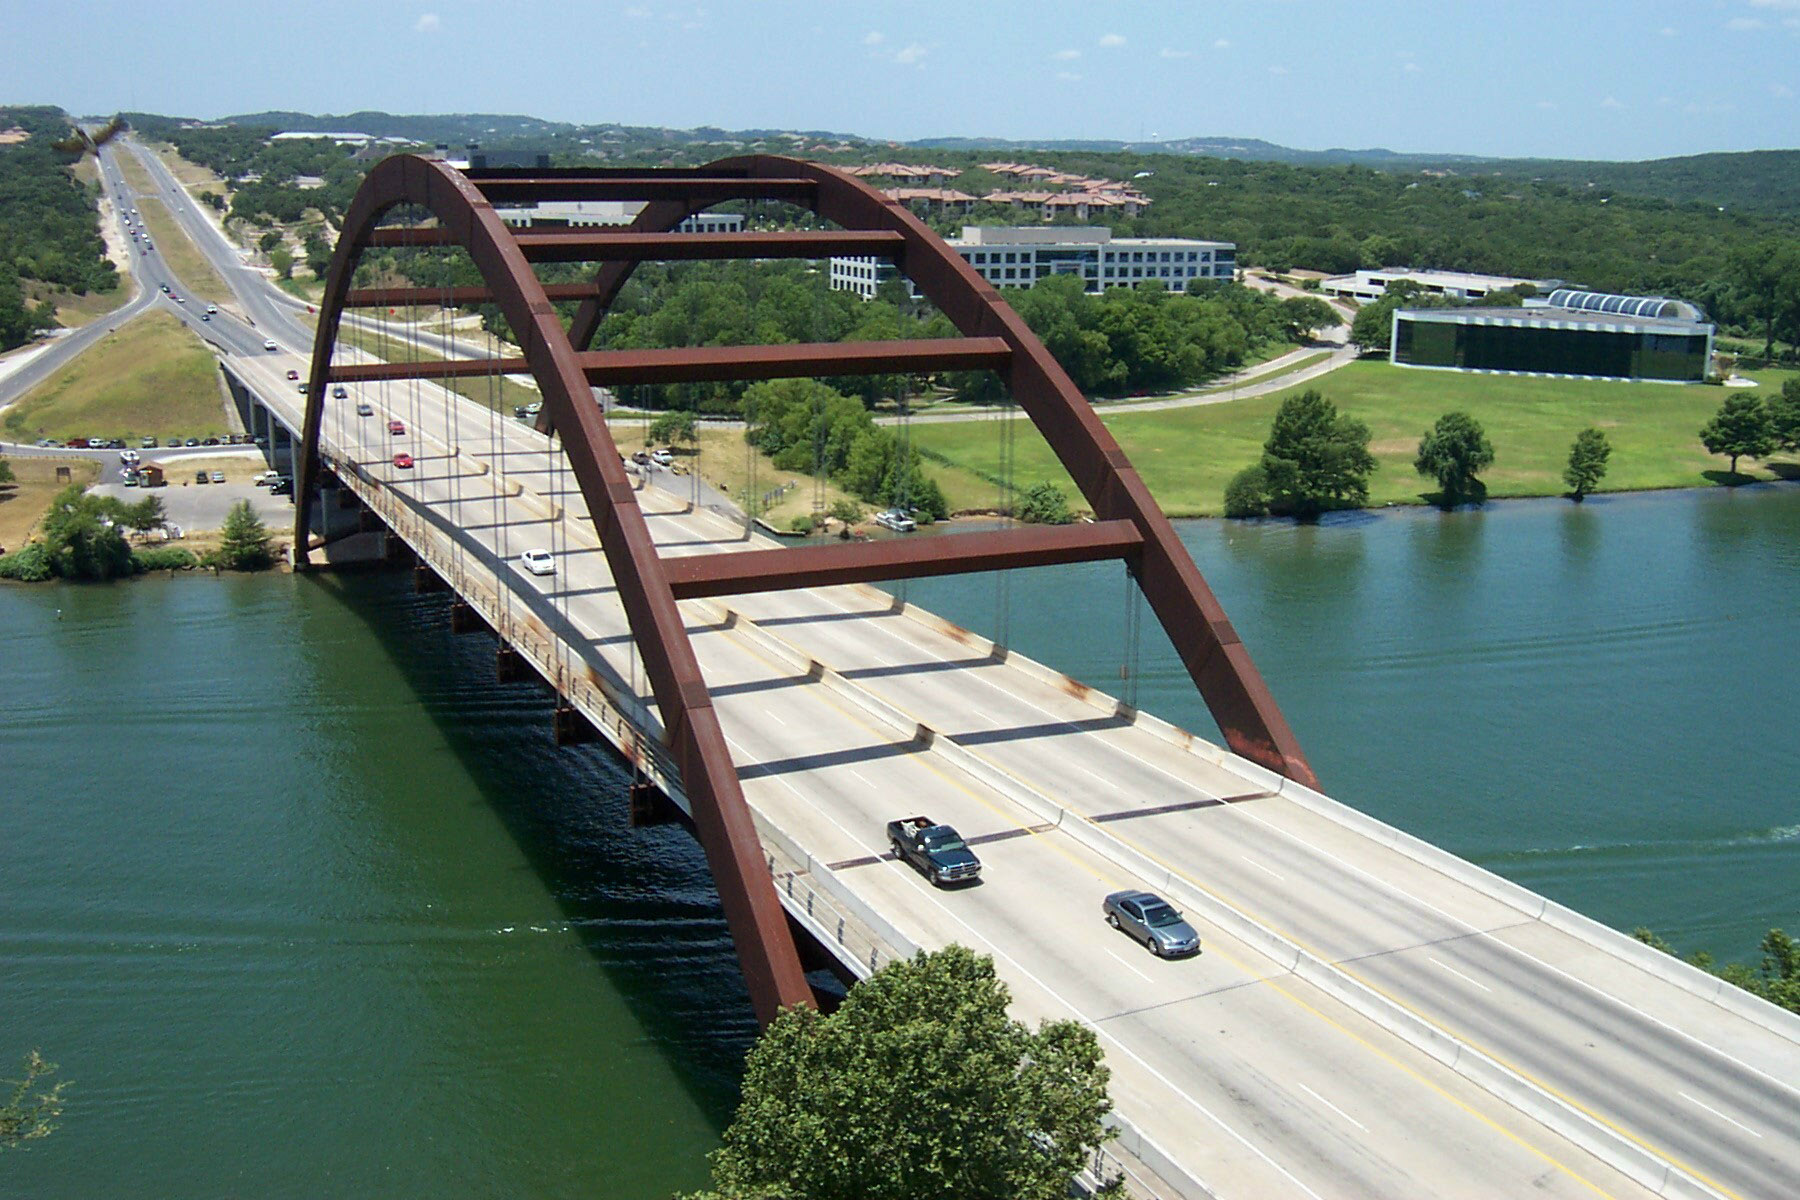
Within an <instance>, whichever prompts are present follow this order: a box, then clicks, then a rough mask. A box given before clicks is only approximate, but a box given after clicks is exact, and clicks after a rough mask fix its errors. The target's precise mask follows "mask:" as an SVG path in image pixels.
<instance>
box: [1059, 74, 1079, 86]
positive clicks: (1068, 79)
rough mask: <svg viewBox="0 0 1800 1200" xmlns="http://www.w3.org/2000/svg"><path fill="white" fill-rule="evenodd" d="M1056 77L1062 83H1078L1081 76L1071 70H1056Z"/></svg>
mask: <svg viewBox="0 0 1800 1200" xmlns="http://www.w3.org/2000/svg"><path fill="white" fill-rule="evenodd" d="M1056 77H1057V78H1058V79H1059V80H1061V81H1062V82H1064V83H1080V82H1081V76H1079V75H1077V74H1076V73H1075V72H1073V71H1058V72H1057V73H1056Z"/></svg>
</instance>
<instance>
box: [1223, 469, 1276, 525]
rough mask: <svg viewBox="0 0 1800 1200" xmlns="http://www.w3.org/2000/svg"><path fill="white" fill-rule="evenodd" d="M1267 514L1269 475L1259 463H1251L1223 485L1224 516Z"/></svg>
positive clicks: (1258, 515)
mask: <svg viewBox="0 0 1800 1200" xmlns="http://www.w3.org/2000/svg"><path fill="white" fill-rule="evenodd" d="M1268 512H1269V475H1268V472H1266V471H1264V470H1263V469H1262V464H1261V463H1252V464H1251V465H1249V466H1247V467H1245V468H1244V469H1243V470H1241V471H1239V472H1238V473H1237V474H1236V475H1233V476H1232V477H1231V482H1230V483H1228V484H1226V485H1225V515H1226V516H1228V517H1261V516H1266V515H1268Z"/></svg>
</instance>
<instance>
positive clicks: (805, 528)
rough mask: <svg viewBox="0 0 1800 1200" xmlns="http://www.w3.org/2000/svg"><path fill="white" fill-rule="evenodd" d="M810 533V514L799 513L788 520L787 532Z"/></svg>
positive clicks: (811, 519) (811, 522)
mask: <svg viewBox="0 0 1800 1200" xmlns="http://www.w3.org/2000/svg"><path fill="white" fill-rule="evenodd" d="M812 531H813V518H812V514H811V513H799V514H798V515H796V516H794V517H791V518H790V519H789V520H788V532H790V533H811V532H812Z"/></svg>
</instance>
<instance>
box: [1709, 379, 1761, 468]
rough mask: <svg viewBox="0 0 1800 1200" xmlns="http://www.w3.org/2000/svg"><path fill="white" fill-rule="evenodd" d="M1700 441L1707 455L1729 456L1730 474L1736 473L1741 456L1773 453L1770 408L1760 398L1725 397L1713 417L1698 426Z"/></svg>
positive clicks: (1751, 396)
mask: <svg viewBox="0 0 1800 1200" xmlns="http://www.w3.org/2000/svg"><path fill="white" fill-rule="evenodd" d="M1700 444H1701V445H1703V446H1705V447H1706V452H1707V453H1708V454H1723V455H1726V456H1727V457H1729V458H1730V459H1731V473H1732V474H1733V475H1736V474H1737V473H1738V469H1737V464H1738V459H1740V458H1765V457H1767V456H1768V455H1770V454H1773V453H1774V452H1775V448H1776V446H1777V444H1778V443H1777V441H1776V438H1775V429H1774V427H1773V425H1771V424H1770V421H1769V411H1768V409H1767V408H1765V407H1764V405H1763V402H1762V400H1761V398H1760V397H1758V396H1756V395H1755V394H1754V393H1752V394H1749V395H1744V394H1740V395H1736V396H1727V397H1726V398H1725V403H1723V404H1721V405H1719V411H1718V412H1716V413H1714V414H1713V419H1712V420H1710V421H1708V422H1707V423H1706V424H1705V425H1703V426H1702V427H1701V429H1700Z"/></svg>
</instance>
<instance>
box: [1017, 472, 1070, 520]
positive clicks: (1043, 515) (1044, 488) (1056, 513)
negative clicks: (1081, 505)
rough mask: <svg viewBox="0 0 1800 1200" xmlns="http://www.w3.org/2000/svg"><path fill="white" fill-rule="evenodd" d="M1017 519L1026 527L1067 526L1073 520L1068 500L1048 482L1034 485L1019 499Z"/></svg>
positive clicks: (1060, 490)
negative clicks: (1026, 525)
mask: <svg viewBox="0 0 1800 1200" xmlns="http://www.w3.org/2000/svg"><path fill="white" fill-rule="evenodd" d="M1017 515H1018V518H1019V520H1021V521H1024V522H1025V523H1026V524H1028V525H1067V524H1068V523H1069V522H1071V521H1073V520H1074V519H1075V515H1074V514H1073V513H1071V512H1070V511H1069V498H1068V497H1067V496H1065V495H1063V490H1062V489H1061V488H1059V487H1057V486H1056V485H1055V484H1054V483H1050V482H1048V481H1046V482H1043V483H1034V484H1032V485H1031V486H1030V487H1028V488H1026V489H1025V491H1024V493H1023V494H1022V495H1020V497H1019V507H1018V514H1017Z"/></svg>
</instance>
